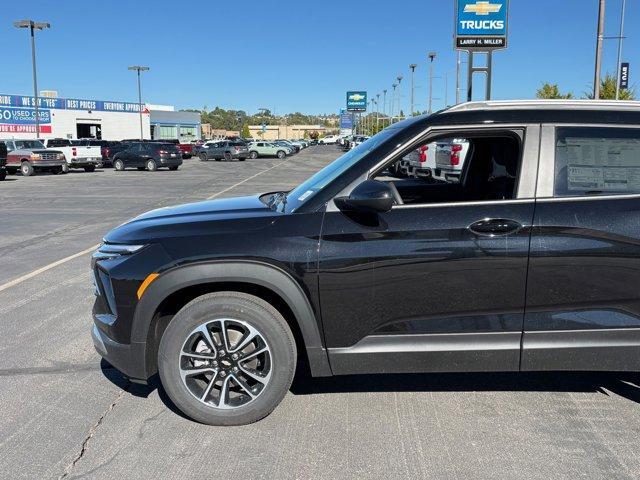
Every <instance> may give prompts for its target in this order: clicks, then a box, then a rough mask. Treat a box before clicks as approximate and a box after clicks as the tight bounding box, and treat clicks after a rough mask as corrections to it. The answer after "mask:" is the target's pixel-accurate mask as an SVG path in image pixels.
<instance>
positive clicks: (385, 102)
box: [382, 88, 387, 124]
mask: <svg viewBox="0 0 640 480" xmlns="http://www.w3.org/2000/svg"><path fill="white" fill-rule="evenodd" d="M382 93H383V94H384V96H383V97H382V115H383V116H385V117H386V116H387V89H386V88H385V89H384V90H382ZM384 122H385V121H384V119H383V124H384Z"/></svg>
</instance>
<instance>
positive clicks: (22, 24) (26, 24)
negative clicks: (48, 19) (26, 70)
mask: <svg viewBox="0 0 640 480" xmlns="http://www.w3.org/2000/svg"><path fill="white" fill-rule="evenodd" d="M13 26H14V27H16V28H28V29H29V30H30V33H31V66H32V68H33V100H34V105H33V107H34V113H35V116H36V117H35V121H36V138H40V113H39V105H38V103H39V102H40V100H39V99H38V76H37V75H36V36H35V31H36V30H44V29H45V28H51V24H50V23H40V22H34V21H33V20H20V21H19V22H13Z"/></svg>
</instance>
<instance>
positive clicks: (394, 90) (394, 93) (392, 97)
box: [389, 83, 398, 125]
mask: <svg viewBox="0 0 640 480" xmlns="http://www.w3.org/2000/svg"><path fill="white" fill-rule="evenodd" d="M391 86H392V87H393V92H391V111H390V112H389V117H390V118H389V124H390V125H391V124H392V123H393V109H394V108H395V105H394V103H395V102H396V87H397V86H398V84H397V83H394V84H393V85H391Z"/></svg>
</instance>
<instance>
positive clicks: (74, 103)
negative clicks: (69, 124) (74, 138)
mask: <svg viewBox="0 0 640 480" xmlns="http://www.w3.org/2000/svg"><path fill="white" fill-rule="evenodd" d="M35 103H36V102H35V98H34V97H31V96H28V95H3V94H0V107H25V108H34V107H35ZM38 108H43V109H44V108H49V109H52V110H91V111H96V112H125V113H138V112H139V111H140V105H139V104H137V103H130V102H112V101H108V100H83V99H78V98H49V97H38Z"/></svg>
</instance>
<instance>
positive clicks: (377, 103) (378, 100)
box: [376, 93, 380, 131]
mask: <svg viewBox="0 0 640 480" xmlns="http://www.w3.org/2000/svg"><path fill="white" fill-rule="evenodd" d="M378 130H380V94H379V93H376V131H378Z"/></svg>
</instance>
